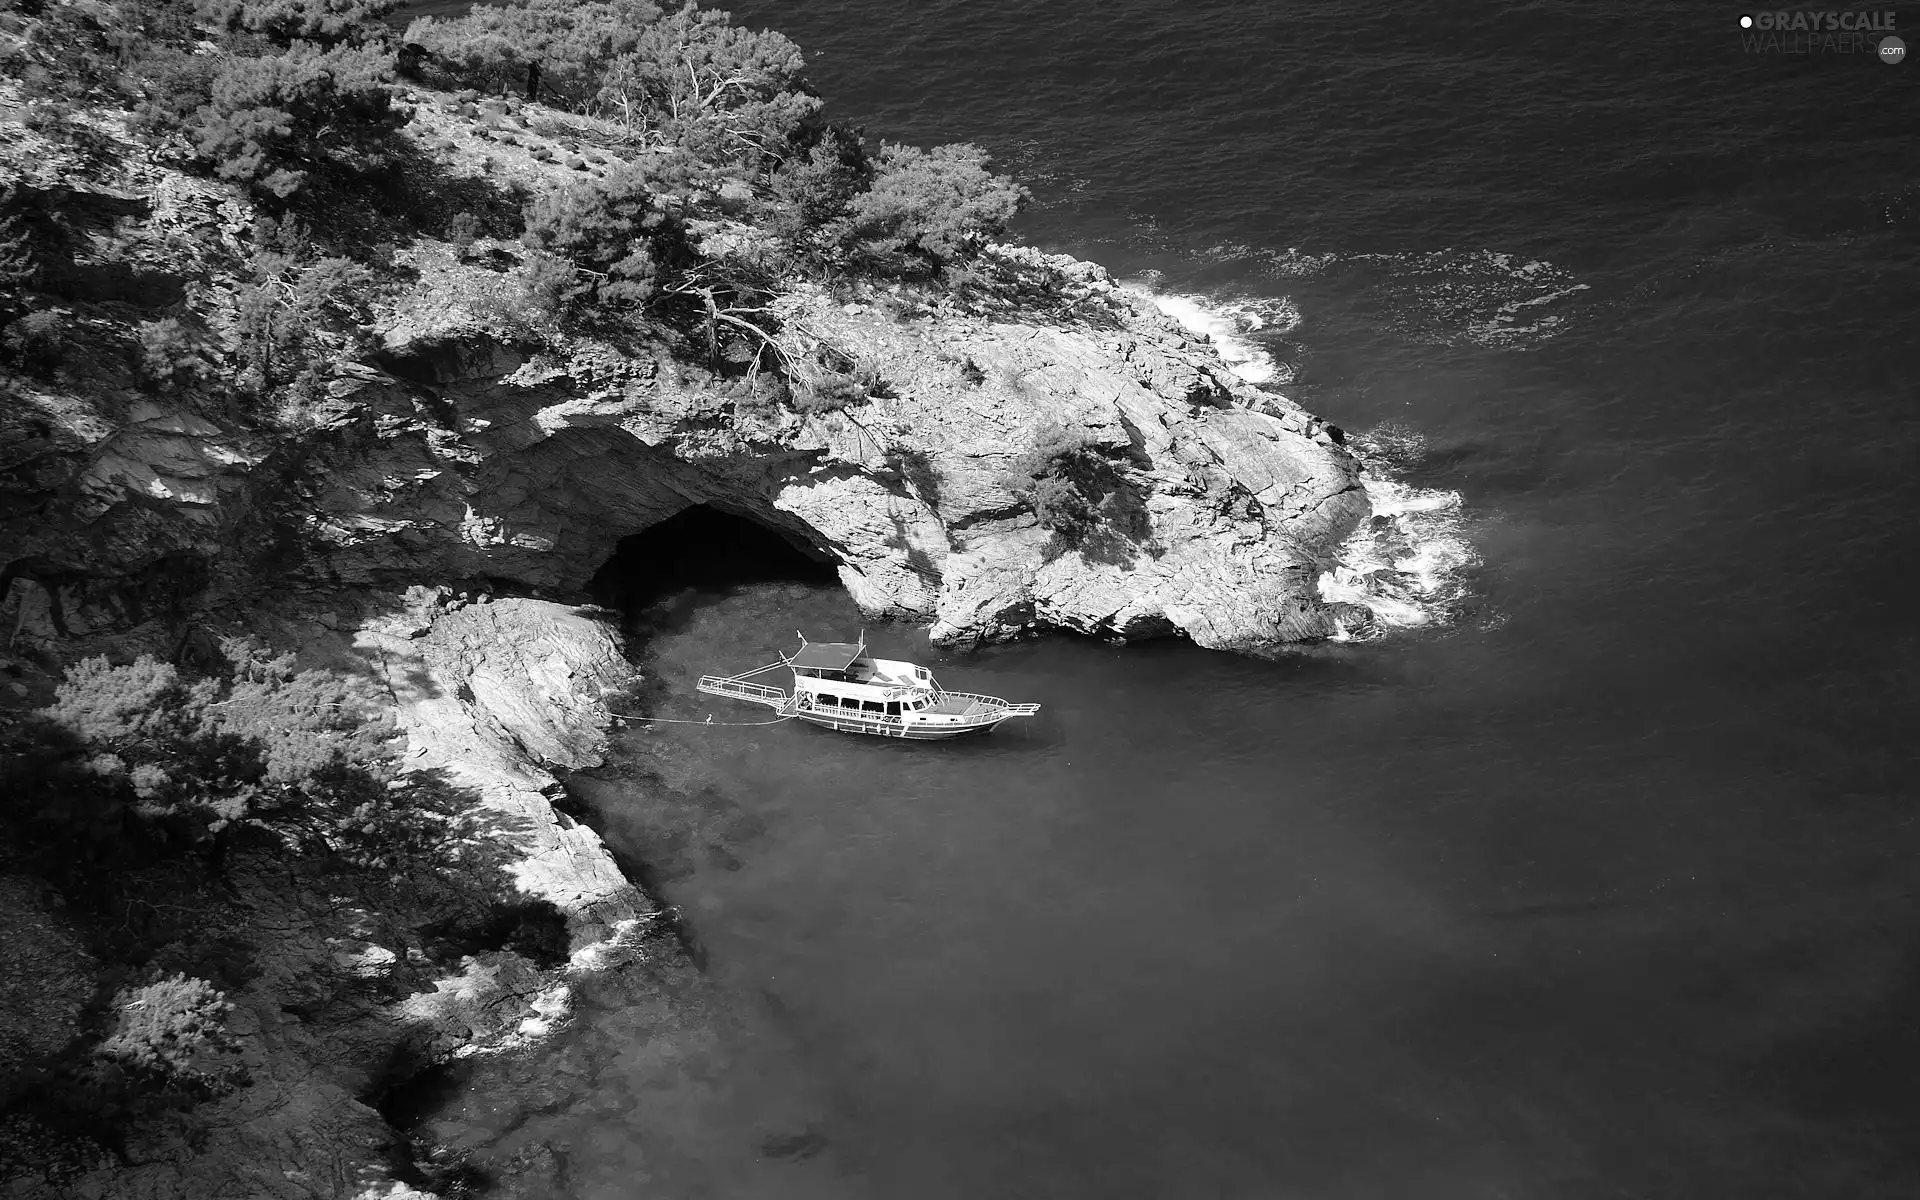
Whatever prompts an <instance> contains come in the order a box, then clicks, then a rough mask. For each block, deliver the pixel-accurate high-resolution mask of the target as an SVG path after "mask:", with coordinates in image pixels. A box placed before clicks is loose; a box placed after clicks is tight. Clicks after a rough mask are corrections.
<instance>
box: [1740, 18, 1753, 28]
mask: <svg viewBox="0 0 1920 1200" xmlns="http://www.w3.org/2000/svg"><path fill="white" fill-rule="evenodd" d="M1740 28H1742V29H1752V28H1753V18H1752V17H1741V18H1740Z"/></svg>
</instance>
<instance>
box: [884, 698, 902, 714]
mask: <svg viewBox="0 0 1920 1200" xmlns="http://www.w3.org/2000/svg"><path fill="white" fill-rule="evenodd" d="M887 715H888V716H890V717H897V716H899V715H900V702H899V701H898V700H890V701H888V702H887Z"/></svg>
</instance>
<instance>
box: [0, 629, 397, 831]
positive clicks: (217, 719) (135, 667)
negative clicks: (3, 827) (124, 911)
mask: <svg viewBox="0 0 1920 1200" xmlns="http://www.w3.org/2000/svg"><path fill="white" fill-rule="evenodd" d="M227 652H228V653H229V654H231V655H232V656H233V658H234V660H235V661H234V663H233V666H232V670H231V673H230V674H226V675H222V676H216V677H212V678H207V679H200V680H196V681H191V682H190V681H188V680H186V679H185V678H183V677H182V676H181V675H180V673H179V672H178V671H177V670H175V669H174V668H173V667H172V666H171V665H168V664H166V663H162V662H158V661H156V660H155V659H153V658H150V657H147V656H144V655H143V656H141V657H140V658H138V659H136V660H134V661H133V662H132V663H131V664H128V665H127V666H123V667H115V666H112V665H110V664H109V663H108V662H107V661H106V660H105V659H100V658H94V659H87V660H85V661H83V662H80V663H78V664H76V665H75V666H73V667H72V668H70V669H69V670H68V672H67V677H66V679H65V680H64V681H63V682H62V683H61V684H60V686H59V688H58V689H57V691H56V693H55V699H54V703H53V704H52V705H51V706H49V707H48V708H46V709H43V710H41V711H40V712H39V713H38V714H37V717H38V719H39V720H40V721H41V722H43V723H44V724H45V726H46V727H47V729H48V731H50V732H51V733H52V734H53V735H55V736H54V738H53V739H50V740H53V741H55V742H57V743H58V744H59V745H61V746H63V747H64V751H63V753H62V754H61V755H60V756H59V757H58V758H56V760H55V761H53V762H48V761H45V760H44V756H42V759H41V760H38V766H39V768H40V770H41V772H42V776H41V778H32V777H28V776H25V775H24V774H23V775H20V776H17V777H16V778H15V779H14V780H13V781H12V782H13V783H14V784H16V785H18V786H17V787H16V788H15V789H14V790H15V791H16V793H17V796H18V799H19V800H20V801H21V802H22V803H23V804H24V806H25V808H26V810H27V811H25V812H19V811H16V812H15V814H14V815H15V817H16V819H24V820H25V821H26V822H27V824H28V825H29V826H30V828H32V829H37V830H38V831H39V832H40V835H41V837H42V839H43V840H44V838H46V837H49V836H66V835H80V836H83V837H84V836H90V835H98V836H106V837H114V836H119V835H120V834H121V833H123V832H124V831H125V827H126V818H127V817H128V816H133V817H137V818H138V820H139V821H140V822H142V823H144V824H145V825H146V826H148V827H150V828H153V829H155V830H162V831H163V830H167V829H171V830H173V831H175V832H177V833H179V834H180V835H182V837H183V839H184V841H185V843H186V844H190V845H208V844H210V842H211V844H212V845H213V848H214V849H215V851H216V854H217V852H218V849H219V845H220V844H221V841H220V840H219V835H222V834H224V833H226V832H228V831H229V830H233V829H237V828H240V827H243V826H244V827H252V828H258V829H263V830H266V831H268V832H271V833H273V834H275V835H276V836H278V837H279V838H280V839H282V840H283V841H285V842H288V843H290V844H304V843H314V842H316V841H317V842H321V843H325V842H327V839H328V837H329V830H330V828H331V827H332V826H333V824H335V823H337V821H338V820H339V819H340V818H341V817H342V816H344V815H345V814H346V813H349V812H351V811H353V810H354V809H355V808H357V807H358V806H359V805H361V804H364V803H366V802H367V801H368V799H369V798H370V797H372V796H375V795H377V793H378V792H379V790H380V788H381V787H382V786H383V783H382V781H381V778H380V774H379V772H378V769H376V768H371V767H369V766H367V765H365V764H368V763H378V762H379V761H380V755H381V751H382V749H383V744H384V735H385V732H386V730H385V727H384V726H383V725H381V724H378V723H369V721H368V714H369V712H370V711H372V704H371V702H370V700H369V698H368V695H367V694H366V692H365V691H364V689H363V688H362V687H361V686H360V685H358V684H356V683H354V682H353V681H350V680H349V679H348V678H347V677H345V676H340V675H336V674H333V673H331V672H324V671H313V670H308V671H301V670H296V669H295V668H294V665H293V663H292V661H291V659H290V658H288V657H284V656H283V657H278V658H266V657H264V656H263V655H262V654H261V653H260V652H259V651H258V650H257V649H256V648H254V647H251V646H249V645H246V644H243V643H229V644H228V647H227ZM48 767H57V768H58V769H57V770H53V771H49V770H48V769H47V768H48ZM84 776H91V782H90V786H89V787H87V788H82V787H81V786H80V785H81V784H82V783H83V782H86V780H85V779H84V778H83V777H84ZM43 780H45V781H46V782H45V783H43ZM50 784H57V785H58V786H57V787H50V786H48V785H50ZM63 801H75V802H77V804H76V808H75V809H74V811H72V812H66V811H61V810H60V809H59V807H58V805H59V804H61V803H62V802H63Z"/></svg>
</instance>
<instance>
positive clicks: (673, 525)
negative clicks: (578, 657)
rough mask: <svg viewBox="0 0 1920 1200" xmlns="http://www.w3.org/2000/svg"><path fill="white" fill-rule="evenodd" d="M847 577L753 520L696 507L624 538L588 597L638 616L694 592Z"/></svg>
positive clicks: (592, 582)
mask: <svg viewBox="0 0 1920 1200" xmlns="http://www.w3.org/2000/svg"><path fill="white" fill-rule="evenodd" d="M839 579H840V577H839V575H838V574H837V573H836V572H835V570H834V566H833V562H832V560H831V559H829V558H828V557H827V556H826V555H825V554H824V553H822V552H820V551H818V550H815V549H814V548H812V547H810V546H806V545H804V544H802V543H800V542H798V541H796V540H794V539H791V538H789V537H788V536H787V535H785V534H783V533H781V532H779V531H778V530H775V529H771V528H769V527H767V526H765V525H762V524H760V523H759V522H758V521H755V520H753V519H752V518H751V517H743V516H740V515H738V514H737V513H730V512H726V511H724V510H721V509H717V508H713V507H711V506H709V505H705V504H696V505H694V506H693V507H691V508H687V509H683V510H681V511H680V512H678V513H675V514H674V515H673V516H671V517H668V518H667V519H666V520H664V521H661V522H660V523H659V524H657V525H653V526H650V527H648V528H646V529H643V530H641V531H640V532H639V533H635V534H630V535H629V536H627V537H623V538H621V539H620V543H619V545H618V546H616V547H615V548H614V552H613V556H612V557H611V558H609V559H607V561H606V563H605V564H604V565H602V566H601V568H600V569H599V570H598V571H597V572H595V573H594V576H593V578H592V579H591V580H590V581H588V583H587V594H588V595H590V596H592V597H593V599H594V602H595V603H598V604H604V605H606V606H607V607H608V608H615V609H619V610H620V611H621V612H624V613H627V614H629V615H631V614H633V613H636V612H639V611H640V610H642V609H645V608H647V607H648V606H650V605H652V604H654V603H656V602H658V601H660V600H662V599H664V598H666V597H668V596H671V595H674V594H675V593H678V592H682V591H686V590H688V589H692V590H695V591H716V590H719V589H722V588H728V587H734V586H737V585H739V584H745V583H782V582H795V583H827V584H832V583H838V582H839Z"/></svg>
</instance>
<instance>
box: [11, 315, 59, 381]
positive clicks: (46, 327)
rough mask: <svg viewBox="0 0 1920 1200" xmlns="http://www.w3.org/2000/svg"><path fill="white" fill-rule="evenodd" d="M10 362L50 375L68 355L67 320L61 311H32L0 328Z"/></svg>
mask: <svg viewBox="0 0 1920 1200" xmlns="http://www.w3.org/2000/svg"><path fill="white" fill-rule="evenodd" d="M0 351H3V352H4V353H5V355H6V359H7V361H8V362H11V363H12V364H13V365H15V366H17V367H19V368H20V369H21V370H23V371H26V372H27V373H29V374H32V375H41V376H50V375H52V374H53V373H54V372H55V371H56V370H58V369H59V368H60V364H61V363H62V362H64V361H65V360H66V357H67V322H66V318H65V317H63V316H61V315H60V314H59V313H57V312H51V311H48V310H45V309H42V310H41V311H39V312H30V313H28V314H27V315H26V316H24V317H21V318H20V319H19V320H17V321H14V322H12V323H11V324H9V325H8V326H7V327H6V329H5V330H4V331H0Z"/></svg>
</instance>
